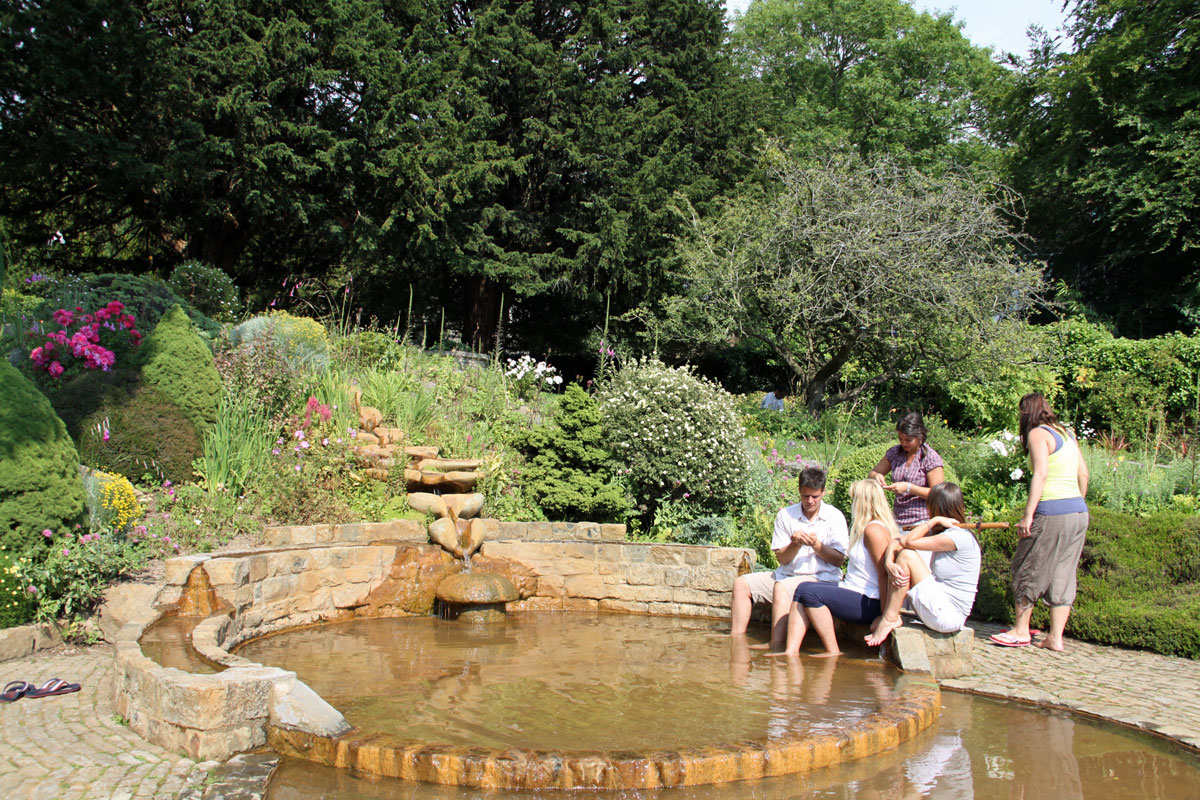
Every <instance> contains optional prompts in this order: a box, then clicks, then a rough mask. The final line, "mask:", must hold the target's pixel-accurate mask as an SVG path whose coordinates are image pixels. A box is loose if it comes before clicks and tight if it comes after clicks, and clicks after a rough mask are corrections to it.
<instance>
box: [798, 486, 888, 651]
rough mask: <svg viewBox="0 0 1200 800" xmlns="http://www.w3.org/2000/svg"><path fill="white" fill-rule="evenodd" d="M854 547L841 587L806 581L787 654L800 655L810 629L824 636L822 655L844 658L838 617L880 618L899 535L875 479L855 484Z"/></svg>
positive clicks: (852, 508)
mask: <svg viewBox="0 0 1200 800" xmlns="http://www.w3.org/2000/svg"><path fill="white" fill-rule="evenodd" d="M850 515H851V517H852V521H851V523H850V547H849V549H848V550H847V551H846V552H847V555H848V557H849V562H848V564H847V566H846V576H845V577H844V578H842V580H841V582H840V583H838V584H837V585H836V586H835V585H833V584H828V583H803V584H801V585H800V586H799V587H798V588H797V589H796V594H795V596H794V598H793V602H792V607H791V610H790V611H789V613H788V629H787V646H786V647H785V648H784V651H783V653H782V655H798V654H799V652H800V645H801V644H803V643H804V636H805V634H807V633H808V629H809V628H810V627H811V628H812V629H813V630H815V631H816V632H817V636H819V637H820V638H821V644H822V645H824V647H825V652H824V653H821V654H819V655H821V656H823V657H824V656H840V655H841V654H842V651H841V650H840V649H839V648H838V643H837V636H836V635H835V634H834V630H833V618H834V617H835V616H836V617H838V618H839V619H844V620H846V621H847V622H857V623H863V624H866V623H870V622H873V621H874V620H876V619H878V618H879V617H880V613H881V608H882V604H881V598H880V594H881V587H886V586H887V570H886V568H885V566H884V559H885V557H886V556H887V550H888V545H889V544H890V543H891V541H892V540H893V539H895V538H897V537H899V536H900V528H899V526H898V525H896V519H895V517H893V516H892V509H891V503H889V502H888V500H887V497H886V495H884V493H883V487H882V486H880V485H879V483H878V482H877V481H875V480H872V479H867V480H862V481H858V482H857V483H855V484H854V485H852V486H851V487H850Z"/></svg>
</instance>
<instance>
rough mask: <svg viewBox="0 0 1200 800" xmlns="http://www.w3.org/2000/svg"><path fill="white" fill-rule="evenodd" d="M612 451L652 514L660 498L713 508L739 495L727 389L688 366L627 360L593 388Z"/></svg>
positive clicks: (737, 435)
mask: <svg viewBox="0 0 1200 800" xmlns="http://www.w3.org/2000/svg"><path fill="white" fill-rule="evenodd" d="M600 403H601V410H602V413H603V418H604V427H605V430H606V433H607V437H608V441H609V442H611V444H612V449H613V457H614V460H615V461H616V462H617V464H618V467H619V468H621V469H623V470H624V474H625V479H626V480H627V482H628V484H629V486H630V488H631V489H632V491H633V494H634V497H635V499H636V501H637V502H638V504H639V505H644V506H645V509H646V511H647V512H648V513H649V514H650V515H652V514H653V512H654V509H655V507H656V506H658V505H659V504H660V503H662V502H663V501H665V500H668V499H676V500H678V499H690V501H691V502H692V503H694V504H696V506H697V507H698V508H699V509H700V510H702V511H709V512H713V513H721V512H723V511H725V510H726V509H728V508H733V507H738V506H740V505H741V504H742V502H743V500H744V497H745V483H746V473H747V471H748V469H749V462H748V459H747V454H746V450H745V446H744V440H745V438H746V432H745V429H744V428H743V427H742V423H741V420H739V419H738V416H737V413H736V412H735V411H734V400H733V397H732V396H731V395H730V394H729V393H728V392H726V391H725V390H724V389H722V388H721V387H720V386H719V385H718V384H716V383H713V382H711V381H707V380H704V379H702V378H698V377H696V375H694V374H693V373H692V371H691V370H690V369H689V368H686V367H680V368H676V369H673V368H671V367H667V366H666V365H664V364H662V363H661V362H658V361H653V360H644V361H632V362H627V363H626V364H625V365H624V366H623V367H622V368H621V370H620V371H619V372H617V373H616V375H614V376H613V377H612V378H611V379H610V380H609V381H607V382H606V383H605V385H604V387H603V389H602V390H601V395H600Z"/></svg>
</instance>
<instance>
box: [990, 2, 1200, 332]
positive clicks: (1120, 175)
mask: <svg viewBox="0 0 1200 800" xmlns="http://www.w3.org/2000/svg"><path fill="white" fill-rule="evenodd" d="M1195 10H1196V8H1195V3H1194V0H1162V1H1161V2H1154V3H1142V2H1137V0H1087V2H1078V3H1075V4H1073V10H1072V14H1071V22H1070V25H1069V26H1068V30H1067V37H1068V41H1071V42H1073V49H1072V50H1071V51H1069V52H1063V51H1062V50H1061V49H1060V48H1059V47H1058V46H1057V43H1056V42H1052V41H1050V40H1049V37H1047V40H1046V41H1044V42H1041V43H1039V44H1038V46H1037V48H1036V49H1035V51H1034V52H1033V54H1032V55H1031V56H1030V58H1029V59H1028V61H1027V62H1025V63H1020V64H1018V66H1019V68H1020V70H1019V72H1015V80H1013V82H1012V85H1011V89H1010V90H1009V91H1008V92H1007V93H1006V94H1004V95H1002V96H1000V97H999V98H997V102H995V103H993V106H994V113H993V114H991V115H990V121H991V122H992V127H993V130H995V132H996V133H997V134H999V136H998V138H1001V139H1002V140H1007V141H1008V142H1011V143H1012V146H1011V147H1010V148H1008V150H1007V156H1008V158H1009V161H1010V166H1009V172H1010V175H1009V181H1010V182H1011V185H1012V186H1013V187H1014V188H1015V189H1016V190H1017V191H1018V192H1020V194H1021V195H1022V197H1023V198H1024V206H1025V212H1026V215H1025V218H1026V220H1027V221H1026V229H1027V230H1028V231H1029V232H1030V234H1031V235H1032V236H1033V237H1034V238H1035V239H1036V240H1037V246H1036V248H1035V249H1036V250H1037V251H1038V252H1042V253H1048V254H1051V255H1050V262H1051V264H1050V266H1051V271H1052V273H1053V275H1054V276H1055V277H1056V278H1060V279H1063V280H1066V281H1067V283H1069V284H1070V285H1071V287H1072V288H1073V289H1076V290H1078V291H1079V292H1080V293H1081V294H1082V296H1083V298H1084V299H1085V300H1086V301H1087V302H1088V303H1090V304H1092V305H1093V306H1094V307H1096V308H1097V309H1098V310H1100V311H1101V312H1102V313H1104V314H1106V315H1107V316H1109V317H1110V318H1112V319H1114V320H1115V321H1116V322H1117V324H1118V326H1119V330H1120V331H1121V332H1123V333H1125V334H1126V335H1130V336H1147V335H1153V334H1157V333H1162V332H1165V331H1170V330H1173V329H1175V328H1178V327H1180V326H1181V323H1183V322H1184V320H1185V319H1187V318H1189V317H1190V318H1191V321H1192V322H1193V323H1194V321H1195V310H1196V298H1197V297H1198V296H1200V295H1198V294H1197V292H1196V291H1195V287H1196V286H1197V281H1198V279H1200V274H1198V272H1197V267H1198V266H1200V261H1198V254H1200V248H1198V247H1197V245H1198V244H1200V232H1198V230H1197V227H1196V225H1195V224H1194V221H1195V220H1196V219H1197V215H1198V214H1200V194H1198V193H1197V191H1196V186H1197V180H1198V178H1200V162H1198V161H1197V159H1196V157H1195V154H1196V153H1197V152H1200V125H1198V124H1197V122H1198V120H1200V115H1198V112H1197V109H1198V108H1200V80H1198V76H1200V26H1198V25H1197V24H1196V16H1195ZM1168 287H1169V288H1168Z"/></svg>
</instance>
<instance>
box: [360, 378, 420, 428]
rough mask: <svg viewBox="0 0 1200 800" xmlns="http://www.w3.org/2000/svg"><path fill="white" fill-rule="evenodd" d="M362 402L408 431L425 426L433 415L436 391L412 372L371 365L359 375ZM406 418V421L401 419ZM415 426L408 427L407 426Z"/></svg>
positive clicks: (385, 418) (386, 419)
mask: <svg viewBox="0 0 1200 800" xmlns="http://www.w3.org/2000/svg"><path fill="white" fill-rule="evenodd" d="M358 382H359V387H360V388H361V390H362V404H363V405H364V406H370V407H371V408H377V409H379V413H380V414H382V415H383V419H384V420H385V421H387V422H389V423H391V422H394V423H396V424H397V425H399V426H400V427H401V428H403V429H404V430H405V431H413V432H414V433H415V432H417V431H418V430H423V429H424V427H425V426H426V425H428V424H429V421H430V419H431V417H432V414H431V413H430V412H431V411H432V408H431V406H432V400H429V399H426V398H427V397H435V396H436V395H435V394H434V393H433V392H428V391H426V387H424V386H422V385H421V384H419V383H417V381H416V380H414V378H413V376H412V375H411V374H410V373H407V372H402V371H399V370H391V369H370V370H367V371H366V372H363V373H361V374H360V376H359V381H358ZM401 420H404V422H403V423H401V422H400V421H401ZM410 425H411V426H412V427H408V426H410Z"/></svg>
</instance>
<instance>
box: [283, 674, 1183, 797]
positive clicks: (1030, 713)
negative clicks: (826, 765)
mask: <svg viewBox="0 0 1200 800" xmlns="http://www.w3.org/2000/svg"><path fill="white" fill-rule="evenodd" d="M815 660H816V659H814V661H815ZM822 660H823V661H825V662H826V663H830V660H829V659H822ZM807 666H808V665H805V667H807ZM942 698H943V706H944V707H943V709H942V717H941V720H940V721H939V723H938V724H937V725H936V726H935V727H934V728H933V729H931V730H930V731H927V732H926V733H924V734H922V735H921V736H919V737H918V738H917V739H916V740H914V741H912V742H909V743H906V744H904V745H901V746H900V747H899V748H897V749H896V750H893V751H889V752H886V753H881V754H879V755H877V756H875V757H873V758H869V759H864V760H862V761H857V762H852V763H850V764H846V765H843V766H840V767H834V768H831V769H826V770H821V771H819V772H817V773H814V774H812V775H800V776H793V777H787V778H775V779H770V780H763V781H755V782H747V783H729V784H720V785H716V786H700V787H690V788H685V789H671V790H660V791H655V792H651V791H645V792H589V791H578V790H576V791H571V792H554V791H539V792H513V791H505V792H486V791H480V790H473V789H462V788H457V787H451V786H435V785H430V784H414V783H404V782H401V781H389V780H380V779H377V778H371V779H364V778H358V777H355V776H354V775H352V774H350V773H348V772H346V771H345V770H338V769H333V768H328V767H319V766H316V765H313V764H310V763H308V762H301V761H290V760H289V761H285V763H284V764H283V765H282V766H281V767H280V769H279V771H278V772H277V773H276V775H275V777H274V778H273V779H272V781H271V787H270V791H269V793H268V800H302V799H303V800H323V799H324V800H334V799H335V798H336V800H501V799H502V798H503V799H504V800H782V799H785V798H786V799H788V800H850V799H851V798H854V799H855V800H863V799H864V798H879V800H909V799H915V798H933V800H1077V798H1086V800H1100V799H1101V798H1103V800H1109V799H1110V798H1114V799H1115V800H1143V799H1144V800H1188V799H1189V798H1197V797H1200V759H1198V758H1197V757H1196V756H1193V755H1190V754H1188V753H1185V752H1183V751H1182V750H1181V749H1179V748H1176V747H1174V746H1172V745H1170V744H1168V743H1165V742H1160V741H1158V740H1156V739H1152V738H1150V737H1147V736H1145V735H1142V734H1137V733H1133V732H1130V731H1126V730H1124V729H1121V728H1117V727H1115V726H1111V725H1104V724H1102V723H1098V722H1094V721H1091V720H1086V719H1078V718H1073V717H1070V716H1068V715H1065V714H1062V713H1059V712H1046V711H1039V710H1036V709H1031V708H1026V707H1021V706H1016V705H1010V704H1003V703H998V702H995V701H991V700H986V699H982V698H972V697H969V696H967V695H959V694H954V693H951V692H945V693H943V695H942Z"/></svg>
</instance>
